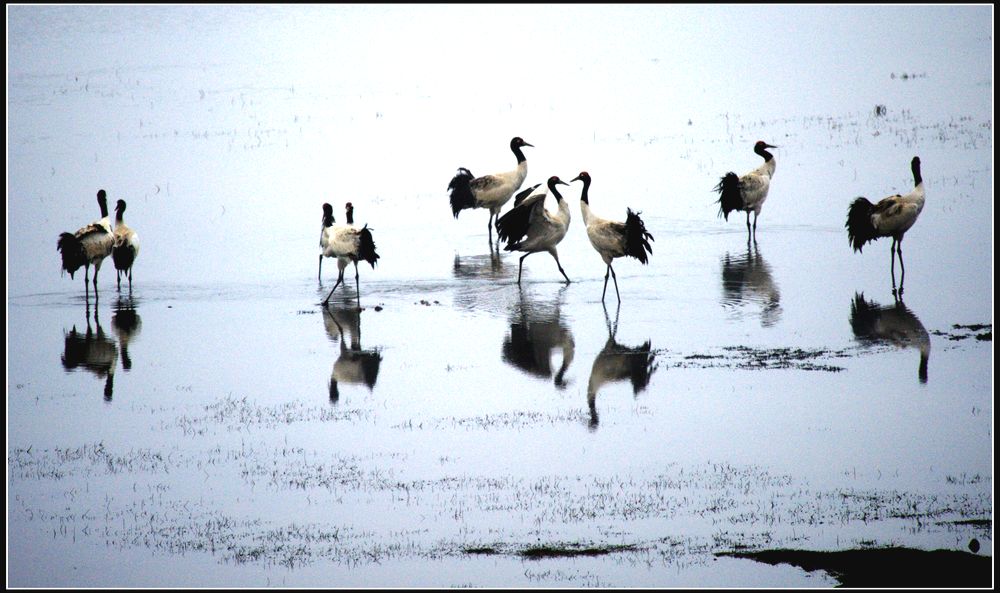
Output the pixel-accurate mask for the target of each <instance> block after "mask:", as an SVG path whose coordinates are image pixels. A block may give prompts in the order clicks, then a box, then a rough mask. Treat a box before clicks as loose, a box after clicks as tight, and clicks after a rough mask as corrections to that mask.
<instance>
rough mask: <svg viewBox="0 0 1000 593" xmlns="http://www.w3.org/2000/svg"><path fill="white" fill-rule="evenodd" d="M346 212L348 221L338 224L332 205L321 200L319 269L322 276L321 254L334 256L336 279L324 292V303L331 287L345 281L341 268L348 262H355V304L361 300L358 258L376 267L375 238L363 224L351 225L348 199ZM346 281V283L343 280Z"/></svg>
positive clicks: (352, 212)
mask: <svg viewBox="0 0 1000 593" xmlns="http://www.w3.org/2000/svg"><path fill="white" fill-rule="evenodd" d="M344 209H345V211H346V215H347V224H337V223H336V222H335V221H334V218H333V206H331V205H330V204H323V228H322V230H321V231H320V235H319V250H320V253H319V273H318V276H319V278H320V280H322V276H323V258H324V257H335V258H337V270H338V274H337V282H336V283H335V284H334V285H333V288H331V289H330V293H329V294H328V295H326V298H325V299H324V300H323V304H324V305H326V304H327V303H329V302H330V297H331V296H333V291H335V290H337V287H338V286H340V284H341V283H343V282H344V268H346V267H347V264H349V263H351V262H354V285H355V288H356V289H357V292H358V304H359V306H360V302H361V284H360V280H359V274H358V260H359V259H360V260H364V261H366V262H368V263H369V264H371V267H372V269H375V263H376V262H377V261H378V259H379V257H381V256H379V254H378V253H376V252H375V240H374V239H373V238H372V230H373V229H370V228H368V225H367V224H366V225H365V226H364V227H362V228H360V229H359V228H357V227H356V226H354V206H353V205H352V204H351V203H350V202H348V203H347V204H346V205H345V207H344ZM345 285H346V284H345Z"/></svg>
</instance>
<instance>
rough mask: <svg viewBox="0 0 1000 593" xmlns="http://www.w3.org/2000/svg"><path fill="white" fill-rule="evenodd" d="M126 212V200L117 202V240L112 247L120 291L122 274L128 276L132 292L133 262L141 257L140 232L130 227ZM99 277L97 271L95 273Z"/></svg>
mask: <svg viewBox="0 0 1000 593" xmlns="http://www.w3.org/2000/svg"><path fill="white" fill-rule="evenodd" d="M123 214H125V200H118V203H117V204H115V242H114V247H112V248H111V260H112V261H113V262H114V263H115V271H116V275H117V279H118V291H119V292H121V289H122V276H123V275H127V276H128V291H129V293H131V292H132V264H133V263H135V258H137V257H139V234H138V233H136V232H135V231H134V230H132V229H131V228H129V227H128V226H127V225H126V224H125V221H124V220H123V219H122V215H123ZM94 278H95V279H96V278H97V273H96V272H95V273H94Z"/></svg>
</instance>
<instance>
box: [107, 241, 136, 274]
mask: <svg viewBox="0 0 1000 593" xmlns="http://www.w3.org/2000/svg"><path fill="white" fill-rule="evenodd" d="M111 260H112V261H113V262H115V269H116V270H120V271H127V270H128V269H129V268H131V267H132V263H133V262H134V261H135V247H133V246H132V245H130V244H129V243H124V242H123V243H121V244H119V245H115V246H114V248H112V250H111Z"/></svg>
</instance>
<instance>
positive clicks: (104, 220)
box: [56, 189, 115, 302]
mask: <svg viewBox="0 0 1000 593" xmlns="http://www.w3.org/2000/svg"><path fill="white" fill-rule="evenodd" d="M97 204H98V205H99V206H100V207H101V219H100V220H98V221H97V222H93V223H91V224H88V225H87V226H85V227H83V228H81V229H79V230H77V231H76V232H75V233H62V234H60V235H59V241H58V242H57V243H56V250H57V251H59V252H60V254H61V255H62V269H63V271H64V272H69V277H70V278H72V277H73V274H74V273H75V272H76V271H77V270H79V269H80V267H81V266H83V268H84V276H83V288H84V291H85V295H86V297H87V299H88V302H89V298H90V292H89V291H90V287H89V285H88V284H87V283H88V281H89V276H90V266H91V265H93V266H94V299H95V300H96V299H97V273H98V272H99V271H100V269H101V262H103V261H104V258H106V257H107V256H109V255H111V249H112V247H113V246H114V241H115V240H114V234H113V232H112V230H111V221H110V220H108V195H107V194H106V193H105V191H104V190H103V189H102V190H99V191H98V192H97Z"/></svg>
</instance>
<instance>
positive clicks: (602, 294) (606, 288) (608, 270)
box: [601, 264, 611, 303]
mask: <svg viewBox="0 0 1000 593" xmlns="http://www.w3.org/2000/svg"><path fill="white" fill-rule="evenodd" d="M610 275H611V264H608V269H606V270H604V290H602V291H601V302H602V303H603V302H604V295H605V294H607V292H608V276H610Z"/></svg>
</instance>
